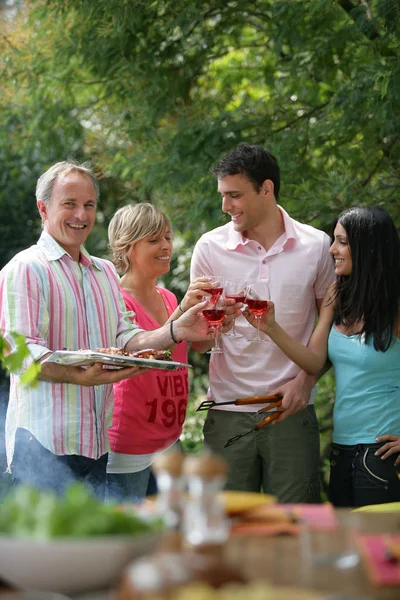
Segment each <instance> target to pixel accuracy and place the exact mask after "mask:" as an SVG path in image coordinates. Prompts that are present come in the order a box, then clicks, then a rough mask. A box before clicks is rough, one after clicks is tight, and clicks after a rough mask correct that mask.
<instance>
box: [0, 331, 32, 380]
mask: <svg viewBox="0 0 400 600" xmlns="http://www.w3.org/2000/svg"><path fill="white" fill-rule="evenodd" d="M11 336H12V338H13V340H14V343H15V349H14V350H13V351H12V352H10V351H9V346H8V343H7V342H6V340H5V339H4V338H3V336H1V335H0V364H1V366H2V367H3V368H4V369H6V370H7V371H8V372H9V373H18V372H19V371H21V368H22V365H23V362H24V360H25V359H26V358H28V357H29V350H28V346H27V345H26V342H25V338H24V336H23V335H19V334H18V333H12V334H11ZM39 373H40V365H39V364H38V363H36V362H32V363H31V364H30V365H29V367H28V368H27V369H26V370H24V372H23V373H22V375H21V378H20V381H21V384H22V385H28V386H35V385H36V384H37V376H38V375H39Z"/></svg>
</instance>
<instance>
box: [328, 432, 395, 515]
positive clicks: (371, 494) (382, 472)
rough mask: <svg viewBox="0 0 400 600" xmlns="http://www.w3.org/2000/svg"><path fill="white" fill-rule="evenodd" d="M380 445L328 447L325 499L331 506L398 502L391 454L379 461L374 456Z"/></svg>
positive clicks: (378, 458) (338, 445) (337, 445)
mask: <svg viewBox="0 0 400 600" xmlns="http://www.w3.org/2000/svg"><path fill="white" fill-rule="evenodd" d="M381 446H382V444H356V445H355V446H344V445H342V444H332V449H331V451H330V455H329V460H330V481H329V499H330V501H331V502H332V504H333V505H334V506H349V507H356V506H366V505H368V504H384V503H386V502H397V501H399V500H400V480H399V479H398V477H397V473H396V467H395V465H394V462H395V460H396V458H397V456H398V454H395V455H393V456H390V457H389V458H386V459H385V460H382V459H381V457H380V456H375V452H376V451H377V449H378V448H380V447H381Z"/></svg>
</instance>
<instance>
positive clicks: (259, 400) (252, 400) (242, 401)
mask: <svg viewBox="0 0 400 600" xmlns="http://www.w3.org/2000/svg"><path fill="white" fill-rule="evenodd" d="M275 400H279V403H275V404H274V405H273V406H268V407H266V410H270V409H271V408H274V407H275V406H279V404H280V400H282V395H281V394H267V395H266V396H250V397H249V398H236V400H230V401H229V402H214V400H204V401H203V402H202V403H201V404H200V405H199V406H198V408H197V409H196V411H200V410H208V409H209V408H213V407H214V406H225V405H226V404H231V405H232V404H235V405H236V406H245V405H246V404H268V403H270V402H274V401H275ZM260 412H262V409H261V410H260Z"/></svg>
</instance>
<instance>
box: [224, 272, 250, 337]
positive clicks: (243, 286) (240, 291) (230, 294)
mask: <svg viewBox="0 0 400 600" xmlns="http://www.w3.org/2000/svg"><path fill="white" fill-rule="evenodd" d="M246 291H247V281H243V280H242V279H228V280H227V281H226V282H225V289H224V294H225V298H231V299H232V300H235V302H243V303H244V302H245V300H246ZM235 322H236V319H234V321H233V325H232V329H231V330H230V331H229V332H228V333H226V334H225V335H227V336H228V337H231V338H241V337H243V336H242V335H240V334H239V333H236V326H235Z"/></svg>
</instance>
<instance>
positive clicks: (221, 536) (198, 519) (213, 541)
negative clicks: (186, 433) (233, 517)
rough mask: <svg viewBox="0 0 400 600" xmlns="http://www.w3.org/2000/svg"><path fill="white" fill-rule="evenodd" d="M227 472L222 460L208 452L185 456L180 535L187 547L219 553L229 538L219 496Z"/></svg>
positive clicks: (227, 525) (227, 526)
mask: <svg viewBox="0 0 400 600" xmlns="http://www.w3.org/2000/svg"><path fill="white" fill-rule="evenodd" d="M227 471H228V467H227V464H226V462H225V460H223V459H222V458H221V457H220V456H218V455H216V454H212V453H211V452H203V453H202V454H200V455H192V456H188V457H186V459H185V461H184V464H183V474H184V476H185V478H186V481H187V486H188V493H189V497H188V500H187V502H185V505H184V512H183V523H182V529H183V531H182V534H183V541H184V545H185V546H186V547H187V548H192V549H196V550H200V551H201V550H206V549H207V550H210V549H212V548H214V549H215V550H216V551H217V552H218V548H219V547H221V546H222V544H223V543H224V542H225V541H226V540H227V539H228V536H229V524H228V519H227V516H226V514H225V509H224V505H223V502H222V500H221V498H220V497H219V492H220V491H221V490H222V488H223V486H224V484H225V481H226V475H227Z"/></svg>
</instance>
